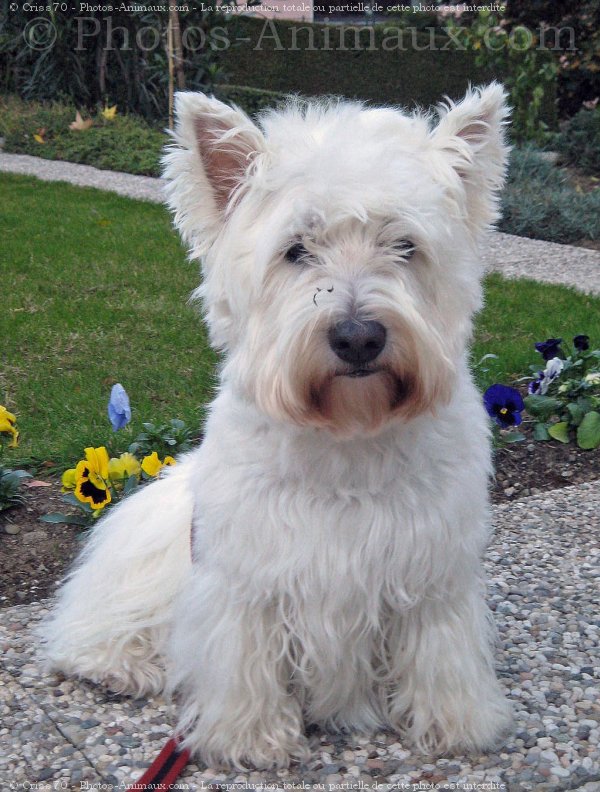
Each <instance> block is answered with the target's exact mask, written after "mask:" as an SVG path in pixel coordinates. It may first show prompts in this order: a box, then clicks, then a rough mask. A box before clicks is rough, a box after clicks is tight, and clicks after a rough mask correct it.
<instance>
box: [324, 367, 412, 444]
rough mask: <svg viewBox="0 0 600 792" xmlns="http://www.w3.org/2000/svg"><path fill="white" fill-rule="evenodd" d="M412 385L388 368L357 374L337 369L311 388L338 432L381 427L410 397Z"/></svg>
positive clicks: (327, 421) (353, 432)
mask: <svg viewBox="0 0 600 792" xmlns="http://www.w3.org/2000/svg"><path fill="white" fill-rule="evenodd" d="M411 390H412V385H410V384H409V382H408V379H401V378H399V377H397V376H396V375H395V374H394V372H393V371H391V370H390V369H387V368H382V369H378V370H374V371H373V372H372V373H368V372H366V373H364V374H362V373H361V375H360V376H357V375H355V374H353V373H335V374H333V376H330V377H328V378H326V379H325V380H324V381H323V382H322V383H321V385H320V386H319V387H313V388H312V389H311V395H310V400H311V404H312V405H313V406H314V411H315V413H316V416H317V417H318V422H319V423H320V422H323V423H324V424H325V425H326V426H327V427H328V428H329V429H331V430H332V431H333V432H334V433H335V434H340V435H352V434H356V433H358V432H361V433H371V432H375V431H377V430H378V429H379V428H380V427H381V426H382V424H384V423H385V422H386V421H387V420H389V417H390V416H391V415H392V414H393V413H394V411H395V410H397V409H398V407H399V406H400V404H401V403H402V402H405V401H406V400H407V398H408V395H409V393H410V391H411Z"/></svg>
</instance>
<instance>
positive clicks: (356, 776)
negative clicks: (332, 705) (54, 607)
mask: <svg viewBox="0 0 600 792" xmlns="http://www.w3.org/2000/svg"><path fill="white" fill-rule="evenodd" d="M494 524H495V533H494V539H493V541H492V543H491V546H490V549H489V552H488V554H487V569H488V575H489V602H490V605H491V607H492V610H493V611H494V612H495V619H496V623H497V625H498V629H499V646H498V652H497V666H498V672H499V676H500V679H501V681H502V684H503V685H504V687H505V688H506V692H507V695H508V696H509V698H510V699H511V700H512V701H513V702H514V709H515V728H514V732H513V734H512V736H511V737H510V738H509V740H508V742H507V743H506V745H505V746H504V747H503V748H502V749H501V750H500V751H499V752H497V753H489V754H483V755H476V756H456V757H445V758H440V759H437V760H436V759H435V758H431V757H426V756H421V755H417V754H414V753H412V752H411V750H410V746H409V745H406V744H404V743H403V742H402V741H401V740H400V739H399V738H398V737H397V736H396V735H393V734H388V733H381V734H376V735H371V736H368V737H361V736H356V735H351V736H341V735H330V734H315V735H313V736H312V737H311V744H312V749H313V751H312V758H311V760H310V761H309V762H308V764H306V765H305V766H301V767H295V768H292V769H291V770H289V771H287V770H286V771H279V772H267V773H264V772H261V773H259V772H247V773H226V772H220V771H219V769H217V768H206V767H204V766H197V765H191V766H190V767H189V768H188V769H187V771H186V773H185V775H184V776H183V778H182V782H183V783H186V784H187V785H188V786H187V787H183V788H187V789H192V790H194V789H202V788H207V787H208V785H209V784H210V783H213V784H221V785H223V786H225V785H227V784H234V783H237V784H238V785H240V787H241V788H249V787H256V786H259V785H261V784H262V785H264V784H273V785H275V786H279V787H281V788H285V785H286V784H287V785H288V786H287V788H288V789H291V788H293V786H292V785H302V784H304V785H305V787H306V785H309V786H311V785H313V786H314V785H315V784H317V783H321V784H324V787H322V788H323V789H325V790H328V792H334V790H338V789H377V790H389V789H405V790H419V789H465V790H466V789H481V790H483V789H496V790H505V791H506V792H516V791H517V790H519V791H521V790H534V791H535V792H538V791H539V792H543V791H544V790H573V789H577V790H580V791H581V792H583V790H585V791H586V792H593V791H594V790H595V791H596V792H598V790H600V481H599V482H594V483H589V484H583V485H579V486H576V487H566V488H564V489H561V490H555V491H553V492H551V493H544V494H541V495H535V496H532V497H529V498H525V499H523V500H520V501H515V502H512V503H509V504H506V505H501V506H497V507H495V509H494ZM46 608H47V603H44V602H42V603H39V604H33V605H25V606H18V607H13V608H8V609H5V610H4V611H0V651H1V660H0V667H2V669H3V670H2V674H3V676H2V681H1V683H0V719H1V721H2V728H0V778H1V779H4V780H5V781H6V782H14V783H15V784H21V785H22V786H21V787H18V786H13V787H12V788H16V789H18V788H21V789H23V788H28V787H27V784H37V786H36V788H37V789H44V788H46V789H57V788H61V789H79V784H80V783H81V782H87V788H92V785H93V784H96V785H98V784H104V785H105V786H104V787H101V788H103V789H112V788H113V785H114V788H115V789H116V788H121V789H122V788H123V786H118V785H119V784H121V785H123V784H126V783H129V782H131V781H133V780H135V779H136V778H138V777H139V776H140V775H141V771H142V768H145V767H146V766H147V765H148V764H149V762H150V760H151V759H152V758H153V757H154V756H155V755H156V754H157V752H158V751H159V749H160V748H161V746H162V744H163V743H164V742H165V740H166V738H167V737H168V735H169V734H170V732H171V727H172V723H173V711H172V709H171V707H170V706H169V705H167V704H165V702H163V701H162V700H160V699H150V700H131V699H128V698H124V697H115V696H109V695H107V694H106V693H105V692H104V691H103V690H102V689H101V688H98V687H94V686H92V685H89V684H85V683H81V682H75V681H73V680H63V679H61V678H58V677H56V676H52V675H47V674H44V673H43V672H42V671H41V666H40V662H39V658H38V657H37V656H36V648H35V639H34V637H32V634H31V630H32V626H33V625H35V623H36V622H37V621H38V620H39V619H40V618H41V617H42V615H43V614H44V613H45V612H46ZM42 781H45V782H47V786H44V784H42V783H40V784H38V782H42ZM53 782H54V786H52V783H53ZM59 784H62V786H58V785H59ZM436 784H437V785H438V786H435V785H436ZM352 785H353V786H352ZM427 785H429V786H427ZM469 785H471V786H469ZM84 786H85V784H84ZM29 788H31V787H29ZM96 788H99V787H96Z"/></svg>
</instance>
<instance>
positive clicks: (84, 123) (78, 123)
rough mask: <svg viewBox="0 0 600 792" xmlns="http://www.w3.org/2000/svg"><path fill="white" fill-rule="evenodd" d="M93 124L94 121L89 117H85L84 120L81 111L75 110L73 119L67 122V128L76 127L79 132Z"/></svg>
mask: <svg viewBox="0 0 600 792" xmlns="http://www.w3.org/2000/svg"><path fill="white" fill-rule="evenodd" d="M93 125H94V122H93V121H92V119H91V118H86V120H85V121H84V120H83V118H82V117H81V113H80V112H79V110H77V112H76V113H75V121H71V123H70V124H69V129H76V130H78V131H80V132H83V131H85V130H86V129H89V128H90V127H91V126H93Z"/></svg>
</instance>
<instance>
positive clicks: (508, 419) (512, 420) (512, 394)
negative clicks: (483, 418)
mask: <svg viewBox="0 0 600 792" xmlns="http://www.w3.org/2000/svg"><path fill="white" fill-rule="evenodd" d="M483 403H484V405H485V409H486V410H487V412H488V415H489V416H490V418H493V419H494V420H495V421H496V423H497V424H498V426H501V427H502V428H503V429H506V428H507V427H508V426H518V425H519V424H520V423H521V421H522V420H523V419H522V418H521V412H522V411H523V410H524V409H525V404H524V403H523V399H522V397H521V394H520V393H519V391H518V390H515V388H509V387H508V385H490V387H489V388H488V389H487V390H486V392H485V393H484V394H483Z"/></svg>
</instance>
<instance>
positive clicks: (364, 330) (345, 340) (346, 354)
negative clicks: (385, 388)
mask: <svg viewBox="0 0 600 792" xmlns="http://www.w3.org/2000/svg"><path fill="white" fill-rule="evenodd" d="M386 336H387V331H386V329H385V327H384V326H383V325H382V324H381V323H380V322H375V321H373V320H365V321H362V320H360V319H344V320H343V321H341V322H338V323H337V324H335V325H333V326H332V327H330V328H329V333H328V339H329V346H330V347H331V349H332V350H333V351H334V352H335V354H336V355H337V357H338V358H339V359H340V360H343V361H344V363H349V364H350V365H351V366H353V367H354V368H355V370H356V376H359V375H360V373H361V372H362V371H363V370H364V369H363V368H362V367H363V366H365V365H366V364H368V363H371V362H372V361H373V360H375V358H376V357H377V356H378V355H379V353H380V352H381V351H382V350H383V348H384V347H385V341H386ZM352 373H353V372H352ZM367 373H369V372H368V371H365V375H366V374H367Z"/></svg>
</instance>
